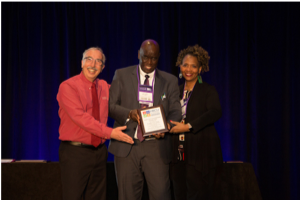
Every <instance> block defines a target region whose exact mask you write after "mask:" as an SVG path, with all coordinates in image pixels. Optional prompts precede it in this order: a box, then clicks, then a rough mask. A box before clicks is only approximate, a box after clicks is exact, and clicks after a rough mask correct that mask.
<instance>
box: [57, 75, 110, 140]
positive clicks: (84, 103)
mask: <svg viewBox="0 0 300 200" xmlns="http://www.w3.org/2000/svg"><path fill="white" fill-rule="evenodd" d="M94 83H96V90H97V95H98V101H99V113H100V122H99V121H97V120H96V119H95V118H94V117H93V116H92V112H93V108H92V107H93V103H92V89H91V86H92V82H90V81H88V80H87V79H86V78H85V76H84V75H83V73H82V72H81V73H80V74H79V75H76V76H74V77H71V78H69V79H68V80H66V81H64V82H62V83H61V84H60V86H59V89H58V93H57V101H58V104H59V110H58V115H59V117H60V126H59V139H60V140H63V141H65V140H67V141H75V142H81V143H84V144H89V145H91V144H92V143H91V134H94V135H96V136H98V137H101V138H102V141H101V144H102V143H104V142H105V139H110V134H111V132H112V128H110V127H107V117H108V100H109V99H108V98H109V85H108V84H107V83H106V81H104V80H100V79H98V78H97V79H96V80H95V81H94Z"/></svg>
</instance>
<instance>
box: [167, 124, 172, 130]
mask: <svg viewBox="0 0 300 200" xmlns="http://www.w3.org/2000/svg"><path fill="white" fill-rule="evenodd" d="M167 126H168V130H169V131H170V129H171V126H170V124H169V123H167Z"/></svg>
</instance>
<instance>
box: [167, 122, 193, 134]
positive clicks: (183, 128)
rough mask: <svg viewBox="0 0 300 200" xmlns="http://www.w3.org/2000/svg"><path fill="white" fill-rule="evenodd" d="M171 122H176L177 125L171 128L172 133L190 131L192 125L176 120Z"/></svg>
mask: <svg viewBox="0 0 300 200" xmlns="http://www.w3.org/2000/svg"><path fill="white" fill-rule="evenodd" d="M171 123H172V124H175V126H174V127H173V128H172V129H171V130H170V133H183V132H190V127H189V125H187V124H183V123H180V122H175V121H171Z"/></svg>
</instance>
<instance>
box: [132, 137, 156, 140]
mask: <svg viewBox="0 0 300 200" xmlns="http://www.w3.org/2000/svg"><path fill="white" fill-rule="evenodd" d="M155 139H156V138H155V137H146V138H145V140H144V141H150V140H155ZM134 140H138V141H140V140H139V139H135V138H134Z"/></svg>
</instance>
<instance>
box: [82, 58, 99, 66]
mask: <svg viewBox="0 0 300 200" xmlns="http://www.w3.org/2000/svg"><path fill="white" fill-rule="evenodd" d="M84 60H86V62H87V63H94V60H96V65H103V60H101V59H94V58H92V57H85V58H84Z"/></svg>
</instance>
